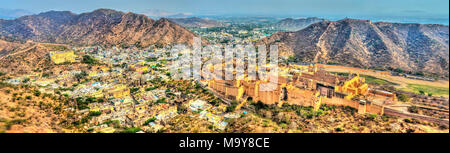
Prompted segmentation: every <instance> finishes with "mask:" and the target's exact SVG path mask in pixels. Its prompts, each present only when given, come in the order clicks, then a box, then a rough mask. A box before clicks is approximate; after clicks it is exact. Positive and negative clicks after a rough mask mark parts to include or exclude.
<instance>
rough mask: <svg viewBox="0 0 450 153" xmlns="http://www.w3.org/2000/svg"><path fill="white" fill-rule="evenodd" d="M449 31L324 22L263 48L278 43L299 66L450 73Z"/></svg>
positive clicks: (272, 40)
mask: <svg viewBox="0 0 450 153" xmlns="http://www.w3.org/2000/svg"><path fill="white" fill-rule="evenodd" d="M448 30H449V27H448V26H444V25H435V24H411V23H386V22H375V23H373V22H371V21H368V20H355V19H344V20H340V21H324V22H319V23H315V24H312V25H310V26H309V27H307V28H305V29H303V30H299V31H296V32H280V33H276V34H274V35H272V36H271V37H268V38H265V39H263V40H261V41H260V42H259V43H265V44H278V45H279V48H280V51H281V52H283V53H285V54H288V55H295V56H296V57H297V58H298V59H299V60H300V61H306V62H323V63H330V62H332V63H339V64H343V65H351V66H356V67H362V68H385V69H396V68H400V69H403V70H405V71H411V72H429V73H435V74H441V75H446V76H447V77H448V73H449V45H448V43H449V42H448V41H449V35H448Z"/></svg>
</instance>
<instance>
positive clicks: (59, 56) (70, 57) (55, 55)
mask: <svg viewBox="0 0 450 153" xmlns="http://www.w3.org/2000/svg"><path fill="white" fill-rule="evenodd" d="M75 58H76V55H75V53H74V51H67V52H61V51H54V52H50V59H51V60H52V62H54V63H55V64H61V63H65V62H70V63H72V62H75Z"/></svg>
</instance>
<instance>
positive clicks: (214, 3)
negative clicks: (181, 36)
mask: <svg viewBox="0 0 450 153" xmlns="http://www.w3.org/2000/svg"><path fill="white" fill-rule="evenodd" d="M0 1H2V6H1V7H0V18H6V19H11V18H14V17H18V16H17V15H16V16H14V11H12V12H13V13H10V14H12V15H9V17H8V16H5V15H4V14H2V12H8V11H5V10H10V11H9V12H11V10H19V12H20V13H22V14H23V13H28V14H37V13H41V12H47V11H51V10H55V11H72V12H74V13H78V14H79V13H84V12H90V11H93V10H96V9H99V8H108V9H114V10H119V11H124V12H128V11H130V12H134V13H140V14H146V15H148V16H152V15H158V14H161V15H168V16H170V15H188V16H200V17H201V16H265V17H269V16H272V17H273V16H275V17H293V18H298V17H321V18H325V19H329V20H339V19H343V18H346V17H347V18H356V19H367V20H373V21H387V22H405V23H422V24H445V25H448V21H449V11H448V10H449V1H447V0H428V1H427V0H409V1H408V0H398V1H388V0H380V1H376V2H375V1H369V0H341V1H334V0H316V1H306V0H245V1H238V0H229V1H218V0H191V1H188V0H166V1H156V0H147V1H145V0H129V1H120V0H78V1H57V0H41V1H33V0H15V1H5V2H3V1H4V0H0ZM2 10H3V11H2Z"/></svg>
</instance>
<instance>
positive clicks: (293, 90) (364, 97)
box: [206, 65, 397, 115]
mask: <svg viewBox="0 0 450 153" xmlns="http://www.w3.org/2000/svg"><path fill="white" fill-rule="evenodd" d="M282 70H283V71H282V72H280V75H279V76H278V83H276V89H275V90H273V91H263V90H260V88H261V85H262V84H266V83H271V82H270V80H269V79H267V80H249V79H248V77H247V76H245V77H244V79H243V80H207V81H206V82H207V83H208V88H209V89H210V90H212V91H214V92H215V93H216V94H218V95H219V96H221V97H223V98H225V99H229V100H236V101H240V102H246V101H247V99H249V98H250V97H251V99H252V101H255V102H256V101H260V102H262V103H264V104H275V105H278V106H282V104H283V103H287V104H290V105H302V106H311V107H314V109H315V110H317V109H319V108H320V106H321V105H322V104H326V105H336V106H349V107H352V108H355V109H357V110H358V112H359V113H362V114H364V113H371V114H378V115H383V114H384V106H383V105H384V104H389V103H393V102H396V101H397V97H396V96H395V94H393V93H390V92H386V91H379V90H373V89H370V88H369V86H368V84H366V83H365V79H364V78H363V77H360V76H359V75H358V74H352V75H350V76H348V77H343V76H338V75H336V74H331V73H328V72H325V71H323V70H320V69H319V67H318V66H317V65H309V66H305V65H290V66H288V67H282ZM269 78H270V77H269Z"/></svg>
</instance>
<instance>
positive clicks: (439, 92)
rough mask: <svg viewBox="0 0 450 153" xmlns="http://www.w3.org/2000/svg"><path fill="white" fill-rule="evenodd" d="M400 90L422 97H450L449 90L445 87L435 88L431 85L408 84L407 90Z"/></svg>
mask: <svg viewBox="0 0 450 153" xmlns="http://www.w3.org/2000/svg"><path fill="white" fill-rule="evenodd" d="M399 90H403V91H408V92H414V93H416V94H421V95H429V96H447V97H448V95H449V93H448V92H449V88H444V87H435V86H429V85H420V84H408V86H407V87H406V88H400V89H399Z"/></svg>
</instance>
